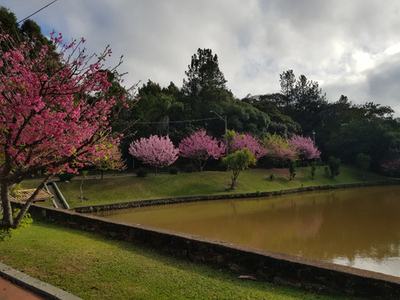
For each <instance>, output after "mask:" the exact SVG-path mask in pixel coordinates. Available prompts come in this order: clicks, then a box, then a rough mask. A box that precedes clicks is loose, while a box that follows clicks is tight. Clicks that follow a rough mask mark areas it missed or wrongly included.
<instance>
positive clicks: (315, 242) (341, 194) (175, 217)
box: [95, 186, 400, 277]
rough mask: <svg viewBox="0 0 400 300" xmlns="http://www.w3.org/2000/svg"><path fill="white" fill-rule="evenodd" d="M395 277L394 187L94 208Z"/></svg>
mask: <svg viewBox="0 0 400 300" xmlns="http://www.w3.org/2000/svg"><path fill="white" fill-rule="evenodd" d="M95 215H97V216H102V217H105V218H111V219H117V220H123V221H128V222H131V223H135V224H143V225H149V226H154V227H159V228H164V229H170V230H174V231H180V232H186V233H191V234H196V235H201V236H205V237H210V238H214V239H218V240H224V241H229V242H232V243H236V244H242V245H246V246H251V247H256V248H261V249H265V250H270V251H275V252H280V253H286V254H291V255H297V256H302V257H309V258H313V259H317V260H323V261H328V262H332V263H336V264H342V265H347V266H351V267H355V268H360V269H365V270H371V271H375V272H380V273H384V274H388V275H394V276H397V277H400V186H382V187H365V188H354V189H343V190H332V191H322V192H312V193H299V194H293V195H283V196H275V197H265V198H251V199H235V200H218V201H204V202H197V203H182V204H171V205H161V206H152V207H145V208H135V209H126V210H115V211H106V212H99V213H95Z"/></svg>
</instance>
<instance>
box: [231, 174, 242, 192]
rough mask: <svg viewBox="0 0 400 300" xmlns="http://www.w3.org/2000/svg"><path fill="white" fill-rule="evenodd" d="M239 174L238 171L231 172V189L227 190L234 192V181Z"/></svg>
mask: <svg viewBox="0 0 400 300" xmlns="http://www.w3.org/2000/svg"><path fill="white" fill-rule="evenodd" d="M239 173H240V172H238V171H233V175H232V184H231V187H230V188H229V189H230V190H234V189H235V183H236V179H237V178H238V177H239Z"/></svg>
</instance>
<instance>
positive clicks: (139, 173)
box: [136, 168, 147, 177]
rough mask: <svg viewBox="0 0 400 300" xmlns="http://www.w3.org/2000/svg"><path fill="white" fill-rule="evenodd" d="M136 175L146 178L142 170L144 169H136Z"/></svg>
mask: <svg viewBox="0 0 400 300" xmlns="http://www.w3.org/2000/svg"><path fill="white" fill-rule="evenodd" d="M136 175H137V176H138V177H147V170H146V169H144V168H139V169H137V171H136Z"/></svg>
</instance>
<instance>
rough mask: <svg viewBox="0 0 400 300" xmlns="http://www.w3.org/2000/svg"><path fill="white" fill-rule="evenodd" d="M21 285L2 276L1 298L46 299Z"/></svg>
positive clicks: (15, 299)
mask: <svg viewBox="0 0 400 300" xmlns="http://www.w3.org/2000/svg"><path fill="white" fill-rule="evenodd" d="M44 299H45V298H43V297H41V296H38V295H36V294H34V293H33V292H30V291H28V290H26V289H24V288H22V287H21V286H19V285H17V284H14V283H12V282H10V281H8V280H6V279H4V278H2V277H0V300H44Z"/></svg>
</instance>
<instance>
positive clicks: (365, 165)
mask: <svg viewBox="0 0 400 300" xmlns="http://www.w3.org/2000/svg"><path fill="white" fill-rule="evenodd" d="M356 163H357V166H358V167H359V168H360V169H361V170H362V171H363V180H364V181H365V179H366V178H365V172H366V171H367V170H368V169H369V167H370V166H371V157H370V156H369V155H366V154H364V153H358V154H357V158H356Z"/></svg>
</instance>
